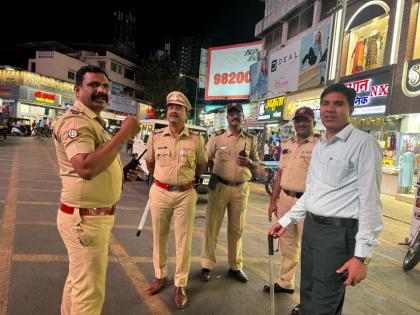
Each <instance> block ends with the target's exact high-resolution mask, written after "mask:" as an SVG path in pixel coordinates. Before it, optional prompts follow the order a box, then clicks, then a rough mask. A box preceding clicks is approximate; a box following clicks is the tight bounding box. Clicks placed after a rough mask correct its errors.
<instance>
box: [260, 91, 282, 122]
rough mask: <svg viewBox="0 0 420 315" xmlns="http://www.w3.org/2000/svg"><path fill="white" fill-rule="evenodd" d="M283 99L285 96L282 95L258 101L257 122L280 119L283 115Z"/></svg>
mask: <svg viewBox="0 0 420 315" xmlns="http://www.w3.org/2000/svg"><path fill="white" fill-rule="evenodd" d="M284 98H285V96H284V95H282V96H278V97H273V98H269V99H266V100H262V101H260V103H259V109H258V113H259V116H258V120H266V119H271V118H281V117H282V113H283V105H284Z"/></svg>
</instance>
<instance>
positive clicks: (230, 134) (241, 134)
mask: <svg viewBox="0 0 420 315" xmlns="http://www.w3.org/2000/svg"><path fill="white" fill-rule="evenodd" d="M226 135H227V136H228V137H230V136H234V134H233V132H232V130H230V129H229V128H228V129H227V130H226ZM237 135H238V136H242V137H245V135H244V132H243V129H242V128H241V131H240V132H239V133H238V134H237Z"/></svg>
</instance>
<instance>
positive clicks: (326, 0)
mask: <svg viewBox="0 0 420 315" xmlns="http://www.w3.org/2000/svg"><path fill="white" fill-rule="evenodd" d="M336 5H337V0H322V3H321V16H320V19H321V20H323V19H325V18H327V17H329V16H330V11H331V9H332V8H334V7H335V6H336Z"/></svg>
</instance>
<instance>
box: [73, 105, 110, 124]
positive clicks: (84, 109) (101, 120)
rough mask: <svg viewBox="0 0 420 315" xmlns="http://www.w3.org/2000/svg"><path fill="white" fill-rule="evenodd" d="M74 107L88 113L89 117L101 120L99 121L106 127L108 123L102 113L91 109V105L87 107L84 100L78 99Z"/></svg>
mask: <svg viewBox="0 0 420 315" xmlns="http://www.w3.org/2000/svg"><path fill="white" fill-rule="evenodd" d="M73 107H75V108H76V109H77V110H78V111H80V112H81V113H84V114H86V115H87V116H88V117H89V118H92V119H97V120H98V121H99V123H100V124H101V125H102V127H104V128H105V126H106V123H105V121H104V120H103V118H102V117H101V116H100V115H97V114H96V113H95V112H94V111H93V110H91V109H90V108H89V107H87V106H86V105H85V104H83V103H82V102H80V101H77V100H76V101H75V102H74V104H73Z"/></svg>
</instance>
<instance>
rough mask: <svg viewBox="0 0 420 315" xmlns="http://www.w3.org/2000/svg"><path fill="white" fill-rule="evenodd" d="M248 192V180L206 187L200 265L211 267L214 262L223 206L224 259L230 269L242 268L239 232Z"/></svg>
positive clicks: (240, 235) (240, 236) (240, 231)
mask: <svg viewBox="0 0 420 315" xmlns="http://www.w3.org/2000/svg"><path fill="white" fill-rule="evenodd" d="M248 196H249V186H248V182H245V183H243V184H242V185H238V186H227V185H224V184H222V183H217V184H216V187H215V188H214V190H211V191H210V194H209V198H208V203H207V211H206V221H205V227H204V241H203V247H202V251H201V266H202V267H203V268H207V269H213V267H214V265H215V264H216V254H215V250H216V246H217V238H218V236H219V231H220V227H221V225H222V221H223V217H224V216H225V211H226V208H227V212H228V229H227V234H228V263H229V267H230V268H231V269H233V270H240V269H242V265H243V259H242V232H243V229H244V226H245V217H246V209H247V206H248Z"/></svg>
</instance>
